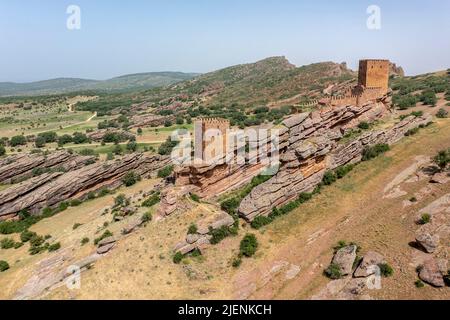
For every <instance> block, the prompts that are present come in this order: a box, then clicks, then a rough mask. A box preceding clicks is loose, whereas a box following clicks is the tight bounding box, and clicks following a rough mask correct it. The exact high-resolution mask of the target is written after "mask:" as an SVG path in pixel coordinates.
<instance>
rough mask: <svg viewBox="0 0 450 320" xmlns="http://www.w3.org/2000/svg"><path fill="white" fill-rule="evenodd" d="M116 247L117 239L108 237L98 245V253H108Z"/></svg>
mask: <svg viewBox="0 0 450 320" xmlns="http://www.w3.org/2000/svg"><path fill="white" fill-rule="evenodd" d="M115 245H116V239H115V238H114V237H108V238H105V239H103V240H102V241H100V242H99V243H98V245H97V253H98V254H105V253H108V252H109V251H110V250H111V249H112V248H114V246H115Z"/></svg>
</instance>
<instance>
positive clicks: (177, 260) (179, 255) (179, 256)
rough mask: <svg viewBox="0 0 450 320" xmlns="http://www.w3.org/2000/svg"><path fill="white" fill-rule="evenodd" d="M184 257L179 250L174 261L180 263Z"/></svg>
mask: <svg viewBox="0 0 450 320" xmlns="http://www.w3.org/2000/svg"><path fill="white" fill-rule="evenodd" d="M183 258H184V255H183V254H182V253H181V252H177V253H175V255H174V256H173V263H175V264H179V263H180V262H181V260H183Z"/></svg>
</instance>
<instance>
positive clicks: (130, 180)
mask: <svg viewBox="0 0 450 320" xmlns="http://www.w3.org/2000/svg"><path fill="white" fill-rule="evenodd" d="M140 180H141V177H140V176H139V175H138V174H136V173H135V172H134V171H130V172H128V173H127V174H126V175H125V176H124V177H123V179H122V182H123V183H124V184H125V186H126V187H131V186H132V185H134V184H136V182H138V181H140Z"/></svg>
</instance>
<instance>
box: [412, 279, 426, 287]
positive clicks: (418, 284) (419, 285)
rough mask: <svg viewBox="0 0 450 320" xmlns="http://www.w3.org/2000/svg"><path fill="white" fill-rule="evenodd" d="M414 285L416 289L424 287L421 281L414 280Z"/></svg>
mask: <svg viewBox="0 0 450 320" xmlns="http://www.w3.org/2000/svg"><path fill="white" fill-rule="evenodd" d="M414 285H415V286H416V288H423V287H425V284H424V283H423V282H422V280H416V282H414Z"/></svg>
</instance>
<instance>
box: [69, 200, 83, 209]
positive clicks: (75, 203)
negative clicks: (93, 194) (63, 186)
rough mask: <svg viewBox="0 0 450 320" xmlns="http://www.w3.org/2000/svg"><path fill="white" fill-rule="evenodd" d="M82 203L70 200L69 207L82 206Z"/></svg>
mask: <svg viewBox="0 0 450 320" xmlns="http://www.w3.org/2000/svg"><path fill="white" fill-rule="evenodd" d="M82 203H83V202H82V201H81V200H79V199H72V200H71V201H70V206H71V207H78V206H79V205H80V204H82Z"/></svg>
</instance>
